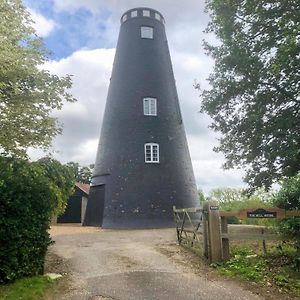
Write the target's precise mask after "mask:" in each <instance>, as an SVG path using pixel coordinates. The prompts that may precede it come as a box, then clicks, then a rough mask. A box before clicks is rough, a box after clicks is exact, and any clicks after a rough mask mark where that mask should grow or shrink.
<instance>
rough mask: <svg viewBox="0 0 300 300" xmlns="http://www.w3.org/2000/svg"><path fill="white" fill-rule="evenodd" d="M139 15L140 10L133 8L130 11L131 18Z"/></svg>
mask: <svg viewBox="0 0 300 300" xmlns="http://www.w3.org/2000/svg"><path fill="white" fill-rule="evenodd" d="M137 16H138V11H137V10H132V11H131V12H130V17H131V18H136V17H137Z"/></svg>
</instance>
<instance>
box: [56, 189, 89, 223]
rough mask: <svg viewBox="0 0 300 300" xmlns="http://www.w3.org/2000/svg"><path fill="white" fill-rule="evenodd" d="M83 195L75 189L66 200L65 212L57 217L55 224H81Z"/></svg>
mask: <svg viewBox="0 0 300 300" xmlns="http://www.w3.org/2000/svg"><path fill="white" fill-rule="evenodd" d="M84 195H85V194H84V193H83V192H82V191H81V190H80V189H79V188H78V187H76V189H75V192H74V193H73V195H72V196H71V197H70V198H69V199H68V204H67V207H66V210H65V211H64V213H63V214H62V215H61V216H58V217H57V223H81V201H82V196H84Z"/></svg>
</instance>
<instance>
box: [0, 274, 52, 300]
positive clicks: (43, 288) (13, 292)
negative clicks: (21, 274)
mask: <svg viewBox="0 0 300 300" xmlns="http://www.w3.org/2000/svg"><path fill="white" fill-rule="evenodd" d="M53 284H54V281H53V280H52V279H50V278H49V277H47V276H34V277H28V278H22V279H19V280H17V281H16V282H14V283H11V284H7V285H2V286H0V300H4V299H5V300H16V299H18V300H40V299H43V298H44V296H45V294H46V292H47V290H48V289H49V288H51V287H52V286H53Z"/></svg>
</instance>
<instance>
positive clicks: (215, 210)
mask: <svg viewBox="0 0 300 300" xmlns="http://www.w3.org/2000/svg"><path fill="white" fill-rule="evenodd" d="M203 209H204V215H205V214H206V218H207V220H208V226H207V227H208V228H207V235H208V240H207V241H206V242H204V251H205V245H206V243H208V245H209V247H208V250H209V251H208V254H209V255H208V257H209V260H210V262H211V263H214V262H218V261H222V239H221V224H220V213H219V206H218V204H217V202H216V201H209V202H206V203H205V204H204V206H203ZM205 229H206V228H205V227H204V231H205ZM204 238H205V235H204Z"/></svg>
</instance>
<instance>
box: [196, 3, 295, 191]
mask: <svg viewBox="0 0 300 300" xmlns="http://www.w3.org/2000/svg"><path fill="white" fill-rule="evenodd" d="M207 10H208V11H209V12H210V15H211V22H210V23H209V25H208V27H207V32H208V33H214V34H215V36H216V37H217V39H218V41H219V44H218V45H211V44H209V43H205V49H206V50H207V53H208V55H210V56H212V57H213V59H214V60H215V67H214V71H213V73H212V74H211V75H210V77H209V79H208V80H209V83H210V85H211V89H210V90H203V91H201V95H202V98H203V102H202V111H205V112H207V113H208V114H209V115H210V116H211V117H212V119H213V123H212V125H211V127H212V128H213V129H214V130H216V131H219V132H221V133H222V138H221V139H220V145H219V146H218V147H217V148H216V149H215V150H216V151H220V152H223V153H224V155H225V157H226V163H225V165H224V167H225V168H233V167H236V166H238V167H244V168H245V169H246V171H247V173H246V178H245V180H246V182H248V183H249V184H250V186H252V187H261V186H265V187H267V188H268V187H270V186H271V185H272V183H273V182H274V181H277V180H278V179H280V178H281V177H282V176H284V177H291V176H293V175H295V174H297V172H298V171H299V170H300V151H299V149H300V134H299V132H300V97H299V92H300V72H299V70H300V59H299V55H300V39H299V30H300V18H299V11H300V2H299V1H298V0H272V1H271V0H266V1H262V0H251V1H240V0H208V1H207ZM196 87H197V88H199V89H200V86H199V85H196Z"/></svg>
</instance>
